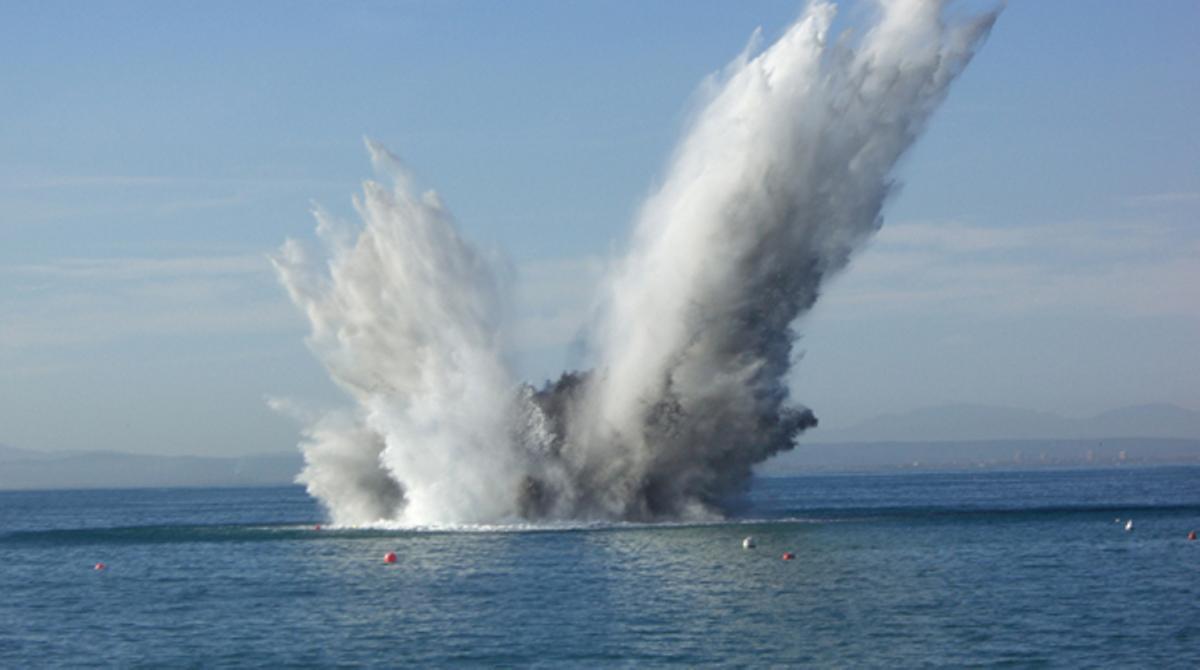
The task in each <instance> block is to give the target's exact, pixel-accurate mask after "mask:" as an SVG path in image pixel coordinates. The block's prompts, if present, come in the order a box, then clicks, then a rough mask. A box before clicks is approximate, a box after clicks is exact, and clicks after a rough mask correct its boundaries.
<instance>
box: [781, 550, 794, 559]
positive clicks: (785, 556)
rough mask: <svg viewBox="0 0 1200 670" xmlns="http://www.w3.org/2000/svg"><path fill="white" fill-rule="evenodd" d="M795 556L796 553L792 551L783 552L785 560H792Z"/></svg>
mask: <svg viewBox="0 0 1200 670" xmlns="http://www.w3.org/2000/svg"><path fill="white" fill-rule="evenodd" d="M795 557H796V555H795V554H793V553H792V552H790V551H785V552H783V560H785V561H790V560H792V559H793V558H795Z"/></svg>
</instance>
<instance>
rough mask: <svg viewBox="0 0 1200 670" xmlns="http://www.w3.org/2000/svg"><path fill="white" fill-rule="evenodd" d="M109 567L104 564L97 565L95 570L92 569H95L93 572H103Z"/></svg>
mask: <svg viewBox="0 0 1200 670" xmlns="http://www.w3.org/2000/svg"><path fill="white" fill-rule="evenodd" d="M107 567H108V566H107V565H105V564H103V563H97V564H96V567H94V568H92V569H93V570H103V569H105V568H107Z"/></svg>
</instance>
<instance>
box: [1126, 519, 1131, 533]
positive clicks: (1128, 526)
mask: <svg viewBox="0 0 1200 670" xmlns="http://www.w3.org/2000/svg"><path fill="white" fill-rule="evenodd" d="M1132 530H1133V519H1130V520H1129V521H1126V522H1125V532H1126V533H1128V532H1130V531H1132Z"/></svg>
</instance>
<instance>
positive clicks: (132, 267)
mask: <svg viewBox="0 0 1200 670" xmlns="http://www.w3.org/2000/svg"><path fill="white" fill-rule="evenodd" d="M0 278H3V279H4V281H3V282H2V283H0V314H2V315H3V328H0V349H9V350H38V349H41V350H44V349H47V348H53V347H59V346H80V345H83V346H108V345H112V344H113V343H116V342H119V341H122V340H128V339H130V338H139V337H147V336H150V337H177V336H203V335H213V334H226V335H234V334H253V333H265V332H274V331H284V330H292V331H296V332H299V326H300V319H299V318H298V317H297V316H296V314H295V312H294V311H293V310H292V308H291V307H290V305H289V304H288V303H287V299H286V297H285V296H284V294H283V292H282V291H281V290H279V289H278V287H277V286H276V285H275V280H274V278H273V276H272V275H271V273H270V269H269V265H268V263H267V262H266V259H265V257H264V256H259V255H254V254H249V255H233V256H202V257H183V258H94V259H88V258H70V259H61V260H57V261H53V262H49V263H42V264H35V265H18V266H8V267H3V268H0Z"/></svg>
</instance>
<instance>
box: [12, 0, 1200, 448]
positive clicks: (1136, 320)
mask: <svg viewBox="0 0 1200 670" xmlns="http://www.w3.org/2000/svg"><path fill="white" fill-rule="evenodd" d="M970 6H971V4H970V3H966V4H961V5H958V6H956V8H955V9H954V11H963V10H965V9H969V8H970ZM799 11H800V3H798V2H743V3H716V2H712V3H666V2H655V3H624V4H612V3H592V2H572V3H561V2H525V3H514V4H511V5H509V4H500V3H495V4H484V3H465V2H462V3H458V2H447V3H437V4H433V3H430V4H424V3H392V2H387V3H385V2H359V3H318V2H300V3H271V2H258V3H234V2H225V3H221V2H216V3H214V2H204V3H200V2H194V3H186V2H181V3H157V2H135V3H128V2H111V3H88V4H84V3H75V2H10V3H4V4H3V6H0V63H3V65H0V96H2V97H0V102H2V104H0V240H2V243H0V442H3V443H7V444H11V445H14V446H23V447H28V448H35V449H119V450H129V451H140V452H161V453H211V454H239V453H250V452H263V451H279V450H283V449H287V448H290V446H291V445H292V444H294V443H295V441H296V439H297V432H298V426H297V425H296V424H295V423H293V422H292V420H291V419H289V418H286V417H283V416H281V415H278V414H276V413H274V412H273V411H272V410H270V409H268V407H267V403H266V400H265V399H266V398H267V397H287V398H291V399H294V400H296V401H297V402H299V403H301V404H306V405H311V406H326V405H330V404H333V403H337V402H338V400H339V397H338V392H337V391H336V390H335V389H333V388H331V386H330V384H329V383H328V381H326V379H325V375H324V374H323V372H322V371H321V370H320V368H319V366H318V364H317V363H316V362H315V361H314V360H313V359H312V357H311V356H310V355H309V354H308V352H307V351H306V350H305V348H304V345H303V336H304V332H305V324H304V323H303V320H302V319H301V317H300V316H299V315H298V314H296V313H295V311H294V309H293V308H292V307H291V305H290V304H289V303H288V302H287V298H286V296H285V294H284V292H283V290H282V289H281V288H279V286H278V285H277V283H276V281H275V279H274V277H273V276H272V274H271V272H270V268H269V266H268V265H267V263H266V260H265V257H266V254H267V253H269V252H271V251H272V250H273V249H275V248H277V247H278V246H279V245H280V244H281V243H282V241H283V240H284V239H285V238H287V237H299V238H309V237H311V229H312V227H313V225H314V222H313V220H312V218H311V216H310V214H309V210H310V208H311V206H312V203H314V202H318V203H320V204H321V205H322V206H324V207H326V208H328V209H330V210H332V211H334V212H336V213H340V214H342V215H344V216H345V217H346V218H351V216H352V211H351V209H350V207H349V198H350V196H351V195H352V194H353V193H354V192H355V191H356V190H357V189H358V188H359V183H360V182H361V180H362V179H364V178H369V177H371V176H372V175H371V171H370V166H369V164H368V161H367V157H366V152H365V150H364V149H363V145H362V138H363V136H370V137H373V138H375V139H378V140H380V141H381V142H383V143H384V144H385V145H387V146H389V147H390V148H391V149H392V150H394V151H395V152H396V153H398V154H399V155H400V156H402V157H403V158H404V159H405V160H406V161H407V162H408V163H409V164H410V165H411V167H412V168H413V169H414V170H415V171H416V173H417V174H418V175H419V177H420V178H421V179H422V181H423V182H424V183H425V184H426V185H428V186H430V187H432V188H436V189H437V190H438V191H439V192H440V193H441V195H442V197H443V200H444V201H445V202H446V203H447V205H448V206H449V207H450V209H451V210H452V211H453V212H454V213H455V215H456V217H457V219H458V222H459V225H460V227H461V228H462V230H463V231H464V232H465V234H466V235H467V236H469V237H470V238H472V239H473V240H476V241H477V242H479V243H480V244H482V245H484V246H486V247H492V248H498V249H501V250H503V252H504V253H505V254H506V255H507V256H508V257H509V258H510V259H511V260H512V263H513V264H514V266H515V267H516V269H517V270H518V272H519V276H520V277H521V279H520V282H519V284H518V289H519V296H518V310H517V311H518V314H517V316H518V319H517V322H516V325H515V331H516V335H517V340H518V342H519V343H520V346H521V350H520V351H518V352H516V353H515V355H514V364H515V365H516V366H517V367H518V368H519V369H520V370H521V371H522V372H523V373H524V375H525V376H527V377H530V378H536V379H540V378H543V377H546V376H549V375H554V374H556V373H557V372H558V371H559V370H560V369H561V368H562V367H563V366H564V365H570V364H571V363H572V362H573V361H574V360H575V355H574V354H573V353H572V346H571V342H572V341H573V339H574V336H575V333H576V332H577V331H578V328H579V326H580V324H581V323H582V320H583V318H584V317H585V315H586V309H587V306H588V301H589V299H590V295H591V290H592V287H593V285H594V283H595V282H596V280H597V278H598V276H599V274H600V272H601V271H602V268H603V264H604V262H605V260H606V259H608V258H610V257H612V256H613V255H614V254H616V253H618V252H619V250H620V249H622V248H623V245H624V241H625V238H626V234H627V232H628V228H629V221H630V218H631V215H632V213H633V212H634V210H635V209H636V207H637V205H638V203H639V201H640V200H641V198H642V197H643V196H644V195H645V194H646V193H648V192H649V190H650V189H651V187H652V185H653V184H654V180H655V178H656V175H657V174H658V173H659V171H660V169H661V168H662V166H663V164H664V162H665V161H666V159H667V156H668V154H669V152H670V150H671V147H672V145H673V143H674V141H675V139H676V138H677V137H678V135H679V132H680V130H681V126H682V124H683V123H684V121H685V120H686V118H687V113H688V110H689V100H690V99H691V96H692V94H693V91H695V89H696V87H697V85H698V83H699V82H700V81H701V80H702V79H703V78H704V77H705V76H706V75H708V74H709V73H711V72H713V71H715V70H717V69H719V68H720V67H721V66H722V65H723V64H724V63H725V62H727V61H728V60H730V59H731V58H732V57H733V56H735V55H736V54H737V53H738V52H739V51H740V50H741V49H742V48H743V46H744V45H745V44H746V42H747V40H748V38H749V36H750V35H751V33H752V31H753V30H754V29H755V28H756V27H758V26H762V28H763V29H764V32H765V35H766V37H767V38H768V39H769V38H772V37H774V36H776V35H778V34H779V33H780V32H781V31H782V30H783V28H784V27H785V26H786V25H787V23H788V22H790V20H791V19H793V18H794V17H795V16H797V15H798V13H799ZM864 11H866V10H865V9H864V8H863V7H859V6H856V5H854V4H853V3H849V4H844V5H843V8H842V15H843V20H844V21H845V23H847V24H848V23H853V17H855V16H856V15H857V14H860V13H862V12H864ZM1197 44H1200V4H1197V3H1195V2H1191V1H1190V0H1189V1H1182V0H1180V1H1174V2H1169V1H1166V2H1155V3H1118V2H1105V3H1093V2H1055V3H1042V2H1032V1H1030V0H1024V1H1022V0H1017V1H1014V2H1011V3H1010V4H1009V6H1008V7H1007V9H1006V10H1005V12H1004V13H1003V15H1002V16H1001V18H1000V20H999V22H998V24H997V26H996V28H995V30H994V32H993V34H992V36H991V38H990V40H989V42H988V43H987V44H986V45H985V46H984V48H983V50H982V51H981V53H980V54H979V55H978V56H977V58H976V60H975V62H973V63H972V65H971V66H970V67H969V68H968V70H967V71H966V73H965V74H964V75H963V77H962V78H961V80H960V81H959V82H958V83H957V85H956V86H955V87H953V88H952V90H951V93H950V98H949V99H948V100H947V102H946V104H945V105H944V107H943V108H942V109H941V110H940V111H939V113H938V114H937V115H936V116H935V118H934V120H933V123H932V124H931V126H930V128H929V130H928V132H927V134H926V136H925V137H923V138H922V139H921V140H920V141H919V142H918V144H917V147H916V149H915V150H914V151H913V152H912V153H911V154H910V155H909V156H908V157H907V158H906V160H905V162H904V163H903V164H902V166H901V170H900V173H899V176H900V178H901V180H902V181H903V183H904V187H903V189H902V190H901V191H900V193H899V194H898V195H897V196H896V197H895V198H894V199H893V201H892V202H891V203H890V204H889V206H888V208H887V209H886V210H885V217H886V219H885V224H884V229H883V231H882V232H881V234H880V235H879V237H878V238H877V239H876V240H875V241H874V242H873V243H872V244H871V245H870V247H869V248H868V249H867V250H865V252H864V253H862V254H861V255H860V256H859V258H858V259H857V260H856V261H855V262H854V263H852V265H851V267H850V268H849V269H848V271H847V272H846V273H845V274H844V275H843V276H841V277H839V278H838V279H837V280H835V282H834V283H833V284H832V285H831V286H830V287H829V290H828V291H827V294H826V296H825V298H824V299H823V300H822V302H821V303H819V305H818V307H817V308H816V309H815V310H814V312H813V313H812V314H810V315H809V316H808V317H806V318H805V319H804V320H803V321H802V322H801V329H802V331H803V333H804V339H803V340H802V348H803V349H804V350H805V351H806V354H805V357H804V359H803V360H802V361H801V362H800V364H799V366H798V367H797V369H796V371H795V374H794V383H793V386H794V390H795V392H796V397H797V399H798V400H800V401H802V402H805V403H806V404H808V405H810V406H812V407H813V408H814V409H815V410H816V412H817V414H818V416H820V417H822V419H823V420H824V421H825V424H826V426H828V427H829V428H831V429H836V428H837V427H839V426H848V425H850V424H852V423H854V422H855V421H858V420H861V419H864V418H868V417H870V416H873V415H875V414H878V413H881V412H889V411H904V410H907V409H912V408H916V407H922V406H928V405H934V404H940V403H947V402H977V403H986V404H998V405H1008V406H1017V407H1028V408H1034V409H1041V410H1049V411H1056V412H1062V413H1065V414H1073V415H1080V414H1088V413H1094V412H1098V411H1103V410H1106V409H1110V408H1113V407H1117V406H1121V405H1127V404H1139V403H1146V402H1173V403H1176V404H1179V405H1182V406H1185V407H1190V408H1192V409H1200V384H1197V383H1196V380H1197V379H1200V353H1198V352H1200V349H1198V348H1197V346H1196V345H1195V342H1197V341H1200V337H1198V336H1200V288H1198V287H1200V224H1198V223H1197V215H1198V214H1200V160H1197V156H1200V127H1198V126H1200V124H1197V123H1196V121H1195V118H1196V117H1197V110H1200V52H1198V51H1197V49H1196V45H1197ZM813 439H817V435H816V434H815V433H814V437H813Z"/></svg>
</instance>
